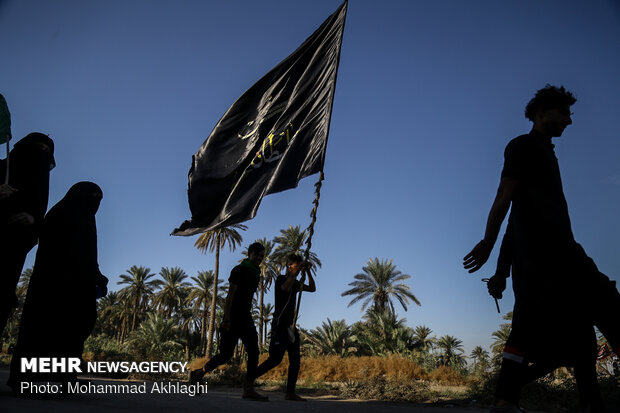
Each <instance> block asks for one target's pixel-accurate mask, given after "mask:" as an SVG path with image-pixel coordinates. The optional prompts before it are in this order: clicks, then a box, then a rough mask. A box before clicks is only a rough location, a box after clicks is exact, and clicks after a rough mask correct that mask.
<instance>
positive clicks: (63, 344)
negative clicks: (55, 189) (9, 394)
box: [8, 182, 108, 391]
mask: <svg viewBox="0 0 620 413" xmlns="http://www.w3.org/2000/svg"><path fill="white" fill-rule="evenodd" d="M102 197H103V193H102V191H101V188H99V186H97V185H96V184H94V183H92V182H79V183H77V184H75V185H73V186H72V187H71V189H69V192H67V194H66V195H65V197H64V198H63V199H62V200H60V202H58V203H57V204H56V205H55V206H54V207H52V209H50V211H49V212H48V214H47V215H46V216H45V220H44V221H43V228H42V230H41V235H40V238H39V248H38V250H37V256H36V260H35V264H34V270H33V273H32V277H31V279H30V284H29V286H28V293H27V295H26V302H25V304H24V311H23V315H22V319H21V324H20V329H19V337H18V340H17V346H16V348H15V354H14V355H13V360H12V363H11V376H10V378H9V383H8V384H9V385H10V386H12V387H13V389H14V391H19V389H20V382H21V381H62V382H65V381H74V380H76V375H75V374H70V373H56V374H54V373H22V372H21V371H20V368H21V358H22V357H26V358H31V357H81V356H82V350H83V348H84V341H85V340H86V338H87V337H88V335H89V334H90V333H91V331H92V329H93V326H94V324H95V320H96V318H97V308H96V299H97V298H98V297H100V296H103V295H105V294H106V292H107V289H106V285H107V282H108V279H107V278H106V277H104V276H103V275H102V274H101V272H100V271H99V265H98V264H97V228H96V224H95V213H96V212H97V209H99V203H100V201H101V199H102Z"/></svg>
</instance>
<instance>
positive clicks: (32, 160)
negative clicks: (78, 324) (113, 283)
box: [0, 132, 56, 335]
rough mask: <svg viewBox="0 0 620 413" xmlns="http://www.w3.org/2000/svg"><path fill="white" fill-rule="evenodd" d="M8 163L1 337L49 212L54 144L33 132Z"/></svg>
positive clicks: (1, 199)
mask: <svg viewBox="0 0 620 413" xmlns="http://www.w3.org/2000/svg"><path fill="white" fill-rule="evenodd" d="M9 155H10V156H9V159H10V163H9V180H8V183H6V184H5V180H6V172H7V171H6V163H7V160H6V159H3V160H0V183H2V185H0V335H2V332H3V331H4V327H5V326H6V323H7V320H8V318H9V316H10V314H11V311H12V310H13V308H15V307H17V297H16V296H15V287H16V286H17V283H18V281H19V277H20V275H21V273H22V270H23V267H24V262H25V261H26V255H28V252H29V251H30V250H31V249H32V248H33V247H34V246H35V245H36V244H37V239H38V237H39V231H40V228H41V222H42V221H43V217H44V215H45V211H46V210H47V202H48V197H49V181H50V171H51V170H52V169H54V167H55V166H56V163H55V161H54V141H53V140H52V139H50V138H49V137H48V136H47V135H44V134H42V133H38V132H34V133H30V134H28V135H27V136H25V137H24V138H22V139H21V140H19V141H18V142H17V143H16V144H15V146H14V147H13V150H11V152H10V154H9Z"/></svg>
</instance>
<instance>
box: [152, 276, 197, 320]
mask: <svg viewBox="0 0 620 413" xmlns="http://www.w3.org/2000/svg"><path fill="white" fill-rule="evenodd" d="M159 275H160V276H161V278H162V279H161V280H157V286H158V287H160V288H161V289H160V290H159V291H157V293H156V294H155V296H154V297H153V304H154V305H155V306H156V307H158V308H159V310H160V311H162V310H163V309H164V308H165V309H166V310H165V314H166V317H167V318H170V316H171V315H172V312H173V311H179V310H180V309H181V305H182V304H183V301H184V298H185V296H186V295H187V293H186V290H187V289H188V288H189V286H190V284H189V283H188V282H187V281H184V280H185V279H186V278H187V274H185V271H183V270H182V269H181V268H179V267H172V268H168V267H162V269H161V271H160V272H159Z"/></svg>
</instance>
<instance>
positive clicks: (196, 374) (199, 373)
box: [189, 369, 205, 384]
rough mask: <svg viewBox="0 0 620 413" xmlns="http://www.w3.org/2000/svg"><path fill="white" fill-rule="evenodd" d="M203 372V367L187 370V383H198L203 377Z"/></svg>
mask: <svg viewBox="0 0 620 413" xmlns="http://www.w3.org/2000/svg"><path fill="white" fill-rule="evenodd" d="M204 375H205V372H204V370H203V369H196V370H192V371H190V372H189V384H198V383H200V381H201V380H202V378H203V377H204Z"/></svg>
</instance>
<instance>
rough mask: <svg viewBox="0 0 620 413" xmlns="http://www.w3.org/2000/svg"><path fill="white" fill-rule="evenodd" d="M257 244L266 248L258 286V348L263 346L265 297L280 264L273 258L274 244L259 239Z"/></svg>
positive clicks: (244, 252)
mask: <svg viewBox="0 0 620 413" xmlns="http://www.w3.org/2000/svg"><path fill="white" fill-rule="evenodd" d="M256 242H258V243H260V244H261V245H262V246H263V247H265V256H264V258H263V261H262V262H261V264H260V275H261V277H260V282H259V284H258V291H257V293H258V294H259V298H258V311H259V316H258V319H259V323H258V346H259V348H260V347H262V345H263V323H262V320H263V313H264V311H265V309H264V308H265V304H264V297H265V293H266V292H267V291H269V288H271V284H272V283H273V281H274V280H275V279H276V278H277V277H278V272H279V271H278V264H277V263H276V261H275V260H274V258H273V242H271V241H267V238H263V239H257V240H256ZM243 255H245V256H247V255H248V250H247V248H246V249H245V251H243Z"/></svg>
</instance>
